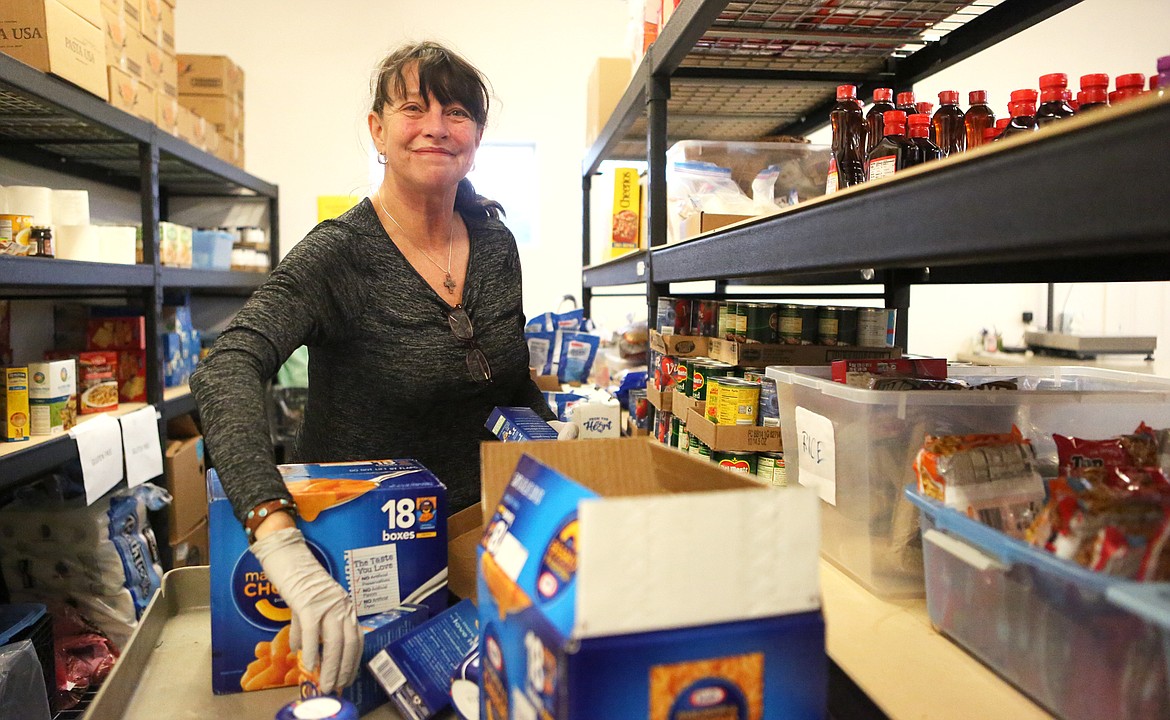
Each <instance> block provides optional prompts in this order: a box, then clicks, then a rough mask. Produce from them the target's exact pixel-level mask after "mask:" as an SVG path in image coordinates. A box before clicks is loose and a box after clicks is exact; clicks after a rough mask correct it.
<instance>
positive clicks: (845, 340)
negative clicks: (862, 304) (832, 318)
mask: <svg viewBox="0 0 1170 720" xmlns="http://www.w3.org/2000/svg"><path fill="white" fill-rule="evenodd" d="M837 344H838V345H856V344H857V308H855V307H843V308H841V321H840V323H839V324H838V325H837Z"/></svg>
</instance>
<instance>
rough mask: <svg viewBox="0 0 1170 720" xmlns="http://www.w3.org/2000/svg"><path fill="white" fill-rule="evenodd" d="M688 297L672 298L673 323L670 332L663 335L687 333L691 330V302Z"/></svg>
mask: <svg viewBox="0 0 1170 720" xmlns="http://www.w3.org/2000/svg"><path fill="white" fill-rule="evenodd" d="M692 302H694V301H693V300H691V299H690V298H675V299H674V325H673V327H672V328H671V332H670V333H663V334H664V335H669V334H674V335H687V334H689V333H690V332H691V303H692Z"/></svg>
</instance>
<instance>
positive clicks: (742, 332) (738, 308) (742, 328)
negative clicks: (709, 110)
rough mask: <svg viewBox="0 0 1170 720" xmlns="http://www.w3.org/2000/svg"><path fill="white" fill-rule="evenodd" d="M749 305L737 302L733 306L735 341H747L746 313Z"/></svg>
mask: <svg viewBox="0 0 1170 720" xmlns="http://www.w3.org/2000/svg"><path fill="white" fill-rule="evenodd" d="M749 305H751V303H746V302H738V303H736V304H735V340H738V341H739V342H743V341H744V340H747V313H748V306H749Z"/></svg>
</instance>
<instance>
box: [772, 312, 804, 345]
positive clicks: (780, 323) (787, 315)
mask: <svg viewBox="0 0 1170 720" xmlns="http://www.w3.org/2000/svg"><path fill="white" fill-rule="evenodd" d="M802 310H803V306H802V305H794V304H792V303H781V304H780V305H777V306H776V322H777V332H776V337H777V339H778V340H779V341H780V342H781V343H783V344H784V345H799V344H800V337H801V333H802V331H803V323H802V322H801V320H802V318H803V317H804V316H803V314H802V313H801V311H802Z"/></svg>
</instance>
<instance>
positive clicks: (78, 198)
mask: <svg viewBox="0 0 1170 720" xmlns="http://www.w3.org/2000/svg"><path fill="white" fill-rule="evenodd" d="M52 212H53V224H54V225H89V191H87V190H54V191H53V200H52Z"/></svg>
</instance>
